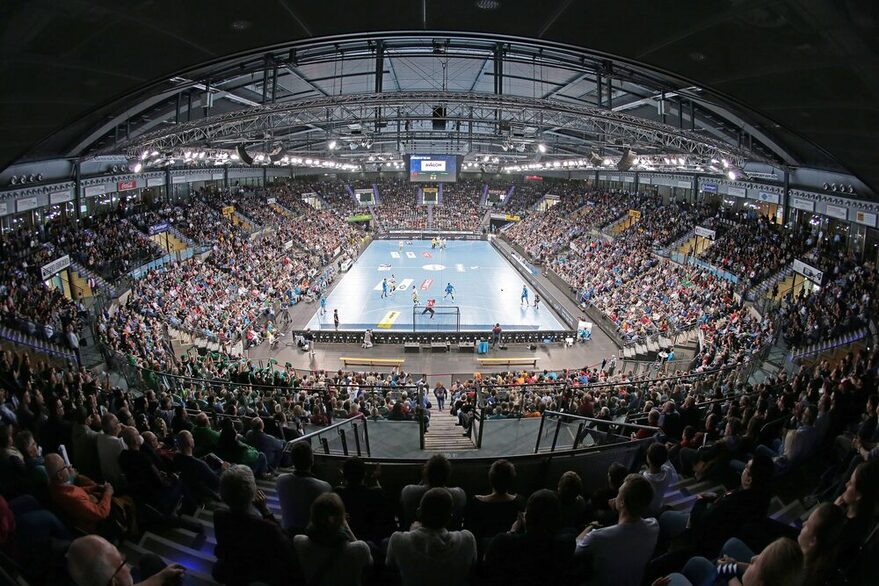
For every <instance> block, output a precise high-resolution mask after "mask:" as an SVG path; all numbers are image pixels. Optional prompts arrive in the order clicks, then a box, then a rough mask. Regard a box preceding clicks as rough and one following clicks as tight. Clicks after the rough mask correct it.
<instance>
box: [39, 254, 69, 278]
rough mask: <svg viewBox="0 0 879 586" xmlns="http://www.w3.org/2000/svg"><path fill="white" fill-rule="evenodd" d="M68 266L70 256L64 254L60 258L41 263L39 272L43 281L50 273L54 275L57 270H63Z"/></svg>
mask: <svg viewBox="0 0 879 586" xmlns="http://www.w3.org/2000/svg"><path fill="white" fill-rule="evenodd" d="M69 266H70V256H69V255H66V254H65V255H64V256H62V257H60V258H56V259H55V260H53V261H52V262H50V263H48V264H45V265H43V266H42V267H41V268H40V274H41V275H42V277H43V280H44V281H45V280H46V279H48V278H49V277H51V276H52V275H54V274H55V273H57V272H58V271H63V270H64V269H66V268H67V267H69Z"/></svg>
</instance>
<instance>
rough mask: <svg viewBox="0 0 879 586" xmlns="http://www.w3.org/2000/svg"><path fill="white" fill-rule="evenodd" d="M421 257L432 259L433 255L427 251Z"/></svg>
mask: <svg viewBox="0 0 879 586" xmlns="http://www.w3.org/2000/svg"><path fill="white" fill-rule="evenodd" d="M421 256H423V257H424V258H430V257H431V256H432V255H431V254H430V253H429V252H428V251H426V250H425V251H424V252H422V253H421Z"/></svg>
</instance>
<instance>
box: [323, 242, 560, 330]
mask: <svg viewBox="0 0 879 586" xmlns="http://www.w3.org/2000/svg"><path fill="white" fill-rule="evenodd" d="M401 243H402V246H401ZM384 279H387V281H388V286H387V295H386V296H383V290H384V286H383V280H384ZM393 283H395V284H396V287H393V286H392V284H393ZM448 283H451V284H452V286H453V287H454V298H455V299H454V301H453V300H452V298H451V295H449V296H448V297H447V298H445V299H444V298H443V296H444V295H445V290H446V286H447V284H448ZM524 284H525V279H524V278H523V277H522V276H521V275H520V274H519V273H518V272H517V270H516V269H515V268H513V267H512V266H511V265H510V264H509V263H508V262H507V261H506V260H505V259H504V258H503V257H502V256H501V255H500V254H499V253H498V252H497V251H496V250H495V249H494V248H493V247H492V245H491V244H490V243H488V242H485V241H481V240H480V241H461V240H458V241H452V240H449V241H447V242H446V245H445V248H444V249H443V248H440V247H435V248H434V247H432V245H431V241H430V240H407V241H401V240H376V241H373V242H372V243H370V245H369V246H368V247H367V249H366V250H365V251H364V252H363V254H361V255H360V257H359V258H358V259H357V261H356V262H355V263H354V265H353V266H352V267H351V269H350V270H349V271H348V272H347V273H345V274H343V275H342V276H341V277H340V279H339V280H338V282H337V284H336V285H335V287H333V289H332V290H331V291H330V293H329V295H328V297H327V303H326V313H325V314H323V315H322V314H321V311H320V308H319V306H318V305H317V304H316V303H315V304H313V308H314V311H315V314H314V315H313V316H312V317H311V319H310V320H309V322H308V324H307V327H309V328H311V329H313V330H332V329H333V328H334V327H335V324H334V322H333V311H334V310H338V313H339V330H365V329H368V328H372V329H374V330H376V331H398V332H412V331H413V312H412V307H413V300H412V293H413V287H414V288H415V291H416V292H417V294H418V304H417V308H418V309H417V311H416V314H415V323H414V331H415V332H444V331H447V332H453V331H456V329H457V327H458V326H457V319H458V315H457V313H456V312H455V310H454V309H449V307H450V306H455V307H457V308H459V312H460V331H485V332H488V331H489V330H491V328H492V327H493V326H494V324H495V323H500V324H501V327H502V328H503V329H504V331H541V330H545V331H549V330H564V329H567V328H566V327H565V326H564V325H563V324H562V323H561V321H560V320H559V319H558V317H557V316H556V315H555V313H553V311H552V310H551V309H550V308H549V306H547V305H546V303H544V302H543V301H541V302H540V303H539V304H538V307H534V301H535V292H534V291H533V290H531V288H530V286H529V287H528V304H527V305H525V304H524V303H523V301H522V298H521V297H522V286H523V285H524ZM431 299H434V300H435V303H436V313H435V315H434V316H433V317H432V318H431V317H430V313H424V314H423V313H422V312H423V311H424V308H425V307H426V305H427V303H428V301H429V300H431Z"/></svg>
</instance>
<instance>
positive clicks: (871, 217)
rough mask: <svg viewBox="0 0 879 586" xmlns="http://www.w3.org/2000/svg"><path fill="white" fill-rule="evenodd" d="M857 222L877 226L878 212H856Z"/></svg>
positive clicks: (872, 226)
mask: <svg viewBox="0 0 879 586" xmlns="http://www.w3.org/2000/svg"><path fill="white" fill-rule="evenodd" d="M855 222H857V223H858V224H863V225H865V226H870V227H871V228H875V227H876V214H871V213H870V212H855Z"/></svg>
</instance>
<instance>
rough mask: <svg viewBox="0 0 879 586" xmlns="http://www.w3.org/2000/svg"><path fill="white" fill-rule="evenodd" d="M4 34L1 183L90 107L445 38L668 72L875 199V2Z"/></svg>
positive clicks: (79, 10) (509, 1)
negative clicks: (572, 52)
mask: <svg viewBox="0 0 879 586" xmlns="http://www.w3.org/2000/svg"><path fill="white" fill-rule="evenodd" d="M0 22H2V23H3V24H2V27H3V30H2V35H0V42H2V59H0V124H2V129H3V140H2V141H0V169H2V168H3V167H6V166H7V165H8V164H10V163H11V162H13V161H15V160H17V159H19V158H39V157H48V156H55V155H59V154H64V153H65V149H69V148H71V147H72V143H71V142H70V140H69V137H65V138H64V140H60V139H57V138H56V139H55V140H50V137H53V136H55V137H58V136H59V135H58V132H59V131H60V130H62V129H64V128H69V127H71V126H73V125H75V123H77V122H79V123H80V124H83V128H82V130H83V132H84V131H85V130H89V129H90V128H88V127H87V125H91V127H94V125H95V121H94V120H93V118H92V119H89V117H88V116H89V114H90V113H93V112H95V111H96V110H98V109H99V107H100V106H103V105H106V104H109V103H111V102H113V101H114V100H117V99H119V98H122V97H124V96H125V95H127V94H131V93H132V92H135V91H136V90H137V89H138V88H140V87H142V86H144V85H145V84H148V83H150V82H153V81H156V80H160V79H165V80H167V79H168V77H169V76H171V75H173V74H174V73H176V72H179V71H181V70H183V69H186V68H189V67H193V66H196V65H199V64H203V63H206V62H210V61H213V60H219V59H221V58H223V57H226V56H229V55H232V54H235V53H237V52H241V51H246V50H252V49H256V48H259V47H263V46H267V45H272V44H276V43H285V42H289V41H291V40H296V39H304V38H309V37H318V36H325V35H334V34H341V33H356V32H366V31H392V30H446V31H468V32H486V33H499V34H505V35H516V36H522V37H530V38H539V39H543V40H547V41H556V42H561V43H567V44H571V45H577V46H581V47H585V48H588V49H590V50H594V51H601V52H605V53H608V54H611V55H616V56H620V57H623V58H625V59H630V60H634V61H638V62H641V63H644V64H646V65H649V66H652V67H656V68H659V69H662V70H665V71H667V72H672V73H674V74H676V75H678V76H680V77H682V78H687V79H690V80H693V82H694V83H695V84H698V85H699V86H701V87H704V88H708V89H710V90H714V91H716V92H719V93H721V94H724V95H726V96H728V97H729V98H731V99H732V100H734V101H735V102H738V103H739V104H742V105H744V106H747V107H749V108H751V109H753V110H754V111H756V112H758V113H759V114H762V115H763V116H765V117H766V118H767V119H769V120H771V121H772V122H774V123H777V124H778V125H780V127H781V128H780V129H779V132H780V133H781V130H782V129H784V130H787V131H790V132H792V133H794V134H795V135H797V136H798V137H801V138H802V139H804V141H791V140H790V136H791V135H790V134H789V133H787V132H784V133H783V134H785V136H786V137H787V139H786V141H785V142H786V146H789V147H790V149H791V151H792V152H793V153H795V155H796V158H797V160H798V161H799V162H801V163H802V164H805V165H814V166H818V167H826V168H832V167H835V166H837V165H841V166H842V167H844V168H845V169H848V170H850V171H851V172H853V173H854V174H855V175H857V176H859V177H860V178H861V179H862V180H863V181H865V182H866V183H868V184H870V185H871V186H872V187H873V189H874V190H876V191H879V149H877V148H876V146H875V140H876V137H877V136H879V106H877V104H879V34H877V33H879V31H877V28H879V27H877V23H879V2H876V1H875V0H778V1H762V2H758V1H749V0H711V1H710V2H706V1H704V0H650V1H641V0H637V1H631V0H630V1H626V2H621V1H620V0H541V1H536V0H380V1H372V2H368V1H365V0H320V1H313V0H301V1H294V0H258V1H257V2H244V1H241V0H236V1H229V0H211V1H203V0H64V1H63V2H58V1H55V0H28V1H22V0H7V1H6V2H3V3H0ZM770 125H771V126H772V125H773V124H771V123H770ZM766 130H767V131H769V132H771V131H772V129H771V128H767V129H766Z"/></svg>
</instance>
